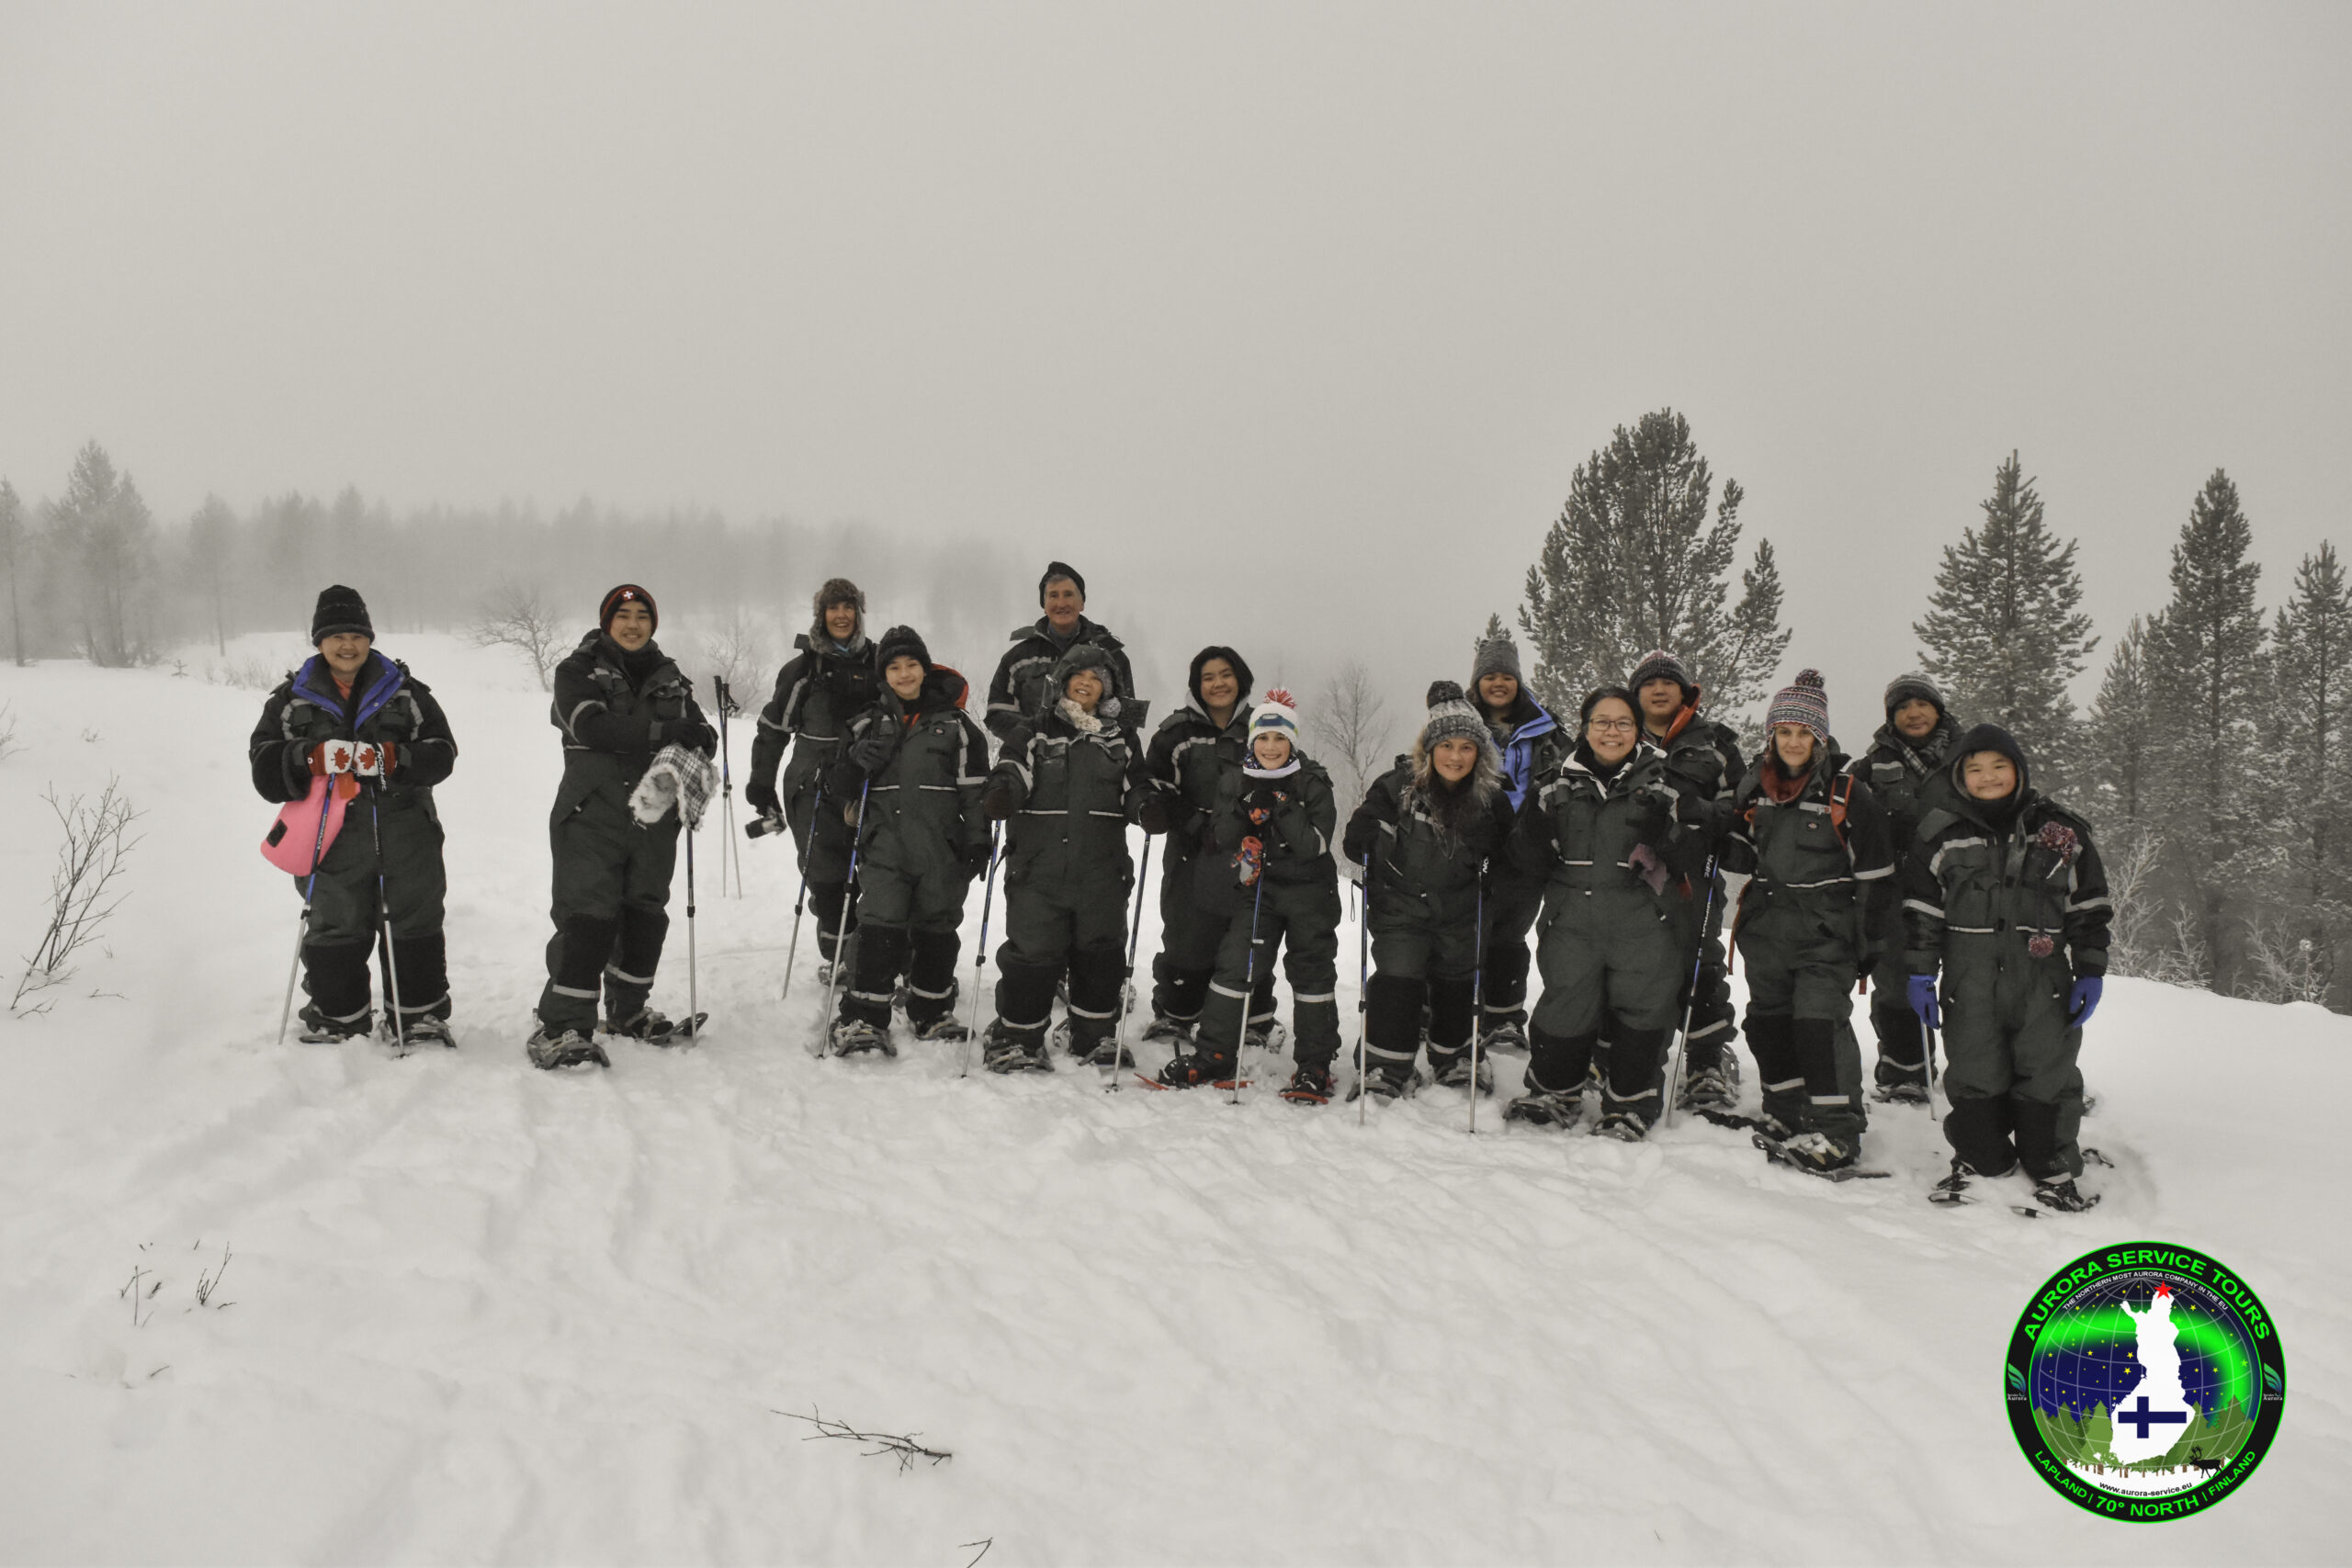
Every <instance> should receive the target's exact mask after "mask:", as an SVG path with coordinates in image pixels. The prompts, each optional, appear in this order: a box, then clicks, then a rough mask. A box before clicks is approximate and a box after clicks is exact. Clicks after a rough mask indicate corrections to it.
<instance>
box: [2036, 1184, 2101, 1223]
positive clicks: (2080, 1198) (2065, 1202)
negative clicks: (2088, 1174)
mask: <svg viewBox="0 0 2352 1568" xmlns="http://www.w3.org/2000/svg"><path fill="white" fill-rule="evenodd" d="M2098 1200H2099V1194H2098V1193H2096V1192H2086V1191H2084V1190H2082V1189H2081V1188H2079V1187H2077V1186H2075V1179H2074V1178H2073V1177H2071V1176H2050V1177H2044V1178H2043V1179H2041V1180H2039V1181H2037V1182H2035V1183H2034V1184H2033V1201H2035V1202H2037V1203H2039V1204H2041V1206H2042V1207H2043V1208H2045V1209H2056V1210H2057V1211H2059V1212H2060V1213H2066V1214H2079V1213H2082V1212H2083V1211H2084V1210H2086V1209H2090V1208H2096V1207H2097V1206H2098Z"/></svg>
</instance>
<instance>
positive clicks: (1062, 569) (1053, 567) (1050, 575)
mask: <svg viewBox="0 0 2352 1568" xmlns="http://www.w3.org/2000/svg"><path fill="white" fill-rule="evenodd" d="M1057 577H1067V578H1069V580H1070V581H1072V582H1074V583H1076V584H1077V585H1078V596H1079V598H1080V600H1081V601H1082V600H1084V599H1085V597H1086V579H1084V578H1082V577H1080V576H1079V575H1078V568H1076V567H1074V566H1072V565H1070V564H1069V562H1068V561H1058V560H1049V561H1047V562H1046V575H1045V576H1043V577H1041V578H1039V579H1038V580H1037V603H1038V604H1040V605H1043V604H1045V602H1046V585H1047V584H1049V583H1051V582H1052V581H1054V579H1056V578H1057Z"/></svg>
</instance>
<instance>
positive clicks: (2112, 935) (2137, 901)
mask: <svg viewBox="0 0 2352 1568" xmlns="http://www.w3.org/2000/svg"><path fill="white" fill-rule="evenodd" d="M2163 848H2164V845H2163V842H2162V840H2159V839H2158V838H2157V836H2156V834H2155V833H2154V831H2153V830H2152V829H2148V828H2146V827H2144V826H2141V825H2137V824H2134V825H2131V826H2128V827H2126V828H2125V829H2123V830H2122V831H2121V832H2120V833H2118V834H2117V835H2116V836H2115V837H2114V838H2113V839H2111V840H2109V843H2108V846H2107V853H2106V855H2105V857H2104V863H2105V865H2106V867H2107V894H2108V897H2109V898H2111V899H2113V900H2114V902H2115V917H2114V919H2113V920H2112V921H2111V922H2110V923H2109V926H2108V932H2107V954H2108V967H2109V969H2111V970H2112V971H2114V972H2115V973H2116V974H2118V975H2129V976H2133V977H2134V978H2137V979H2153V978H2154V977H2155V973H2156V964H2157V962H2158V959H2159V956H2160V954H2161V953H2162V950H2163V947H2164V935H2165V928H2164V924H2163V915H2164V901H2163V899H2162V898H2160V897H2158V896H2157V894H2156V890H2155V879H2156V862H2157V858H2158V856H2159V854H2160V853H2161V852H2162V851H2163Z"/></svg>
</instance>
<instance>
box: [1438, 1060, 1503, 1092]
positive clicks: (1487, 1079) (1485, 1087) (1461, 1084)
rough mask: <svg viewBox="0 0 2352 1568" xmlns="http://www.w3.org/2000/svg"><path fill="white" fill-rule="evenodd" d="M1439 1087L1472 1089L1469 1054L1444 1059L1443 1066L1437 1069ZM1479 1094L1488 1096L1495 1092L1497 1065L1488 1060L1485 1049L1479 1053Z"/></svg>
mask: <svg viewBox="0 0 2352 1568" xmlns="http://www.w3.org/2000/svg"><path fill="white" fill-rule="evenodd" d="M1437 1086H1438V1088H1440V1089H1468V1088H1469V1087H1470V1053H1469V1052H1467V1051H1464V1052H1463V1053H1462V1054H1461V1055H1458V1056H1451V1057H1447V1058H1444V1059H1443V1061H1442V1065H1440V1066H1438V1068H1437ZM1478 1092H1479V1093H1480V1094H1487V1095H1490V1094H1492V1093H1494V1092H1495V1065H1494V1063H1492V1062H1490V1061H1488V1060H1487V1054H1486V1052H1485V1051H1484V1050H1483V1049H1482V1050H1480V1052H1479V1053H1478Z"/></svg>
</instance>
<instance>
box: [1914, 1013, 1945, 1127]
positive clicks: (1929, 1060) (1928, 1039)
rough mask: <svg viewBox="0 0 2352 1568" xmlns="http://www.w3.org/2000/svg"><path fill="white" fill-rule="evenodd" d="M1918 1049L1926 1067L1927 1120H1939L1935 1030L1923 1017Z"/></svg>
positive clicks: (1920, 1025)
mask: <svg viewBox="0 0 2352 1568" xmlns="http://www.w3.org/2000/svg"><path fill="white" fill-rule="evenodd" d="M1919 1049H1920V1053H1921V1055H1923V1056H1924V1058H1925V1061H1924V1062H1923V1064H1922V1065H1923V1066H1926V1068H1927V1069H1928V1121H1929V1122H1940V1121H1941V1120H1943V1118H1941V1117H1939V1116H1938V1115H1937V1114H1936V1032H1935V1031H1934V1030H1933V1029H1930V1028H1929V1027H1928V1021H1927V1020H1926V1019H1924V1018H1923V1019H1921V1020H1920V1021H1919Z"/></svg>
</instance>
